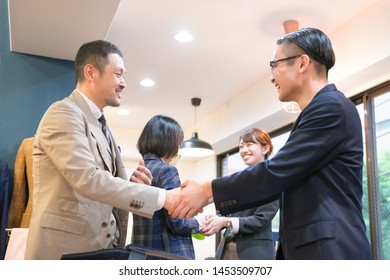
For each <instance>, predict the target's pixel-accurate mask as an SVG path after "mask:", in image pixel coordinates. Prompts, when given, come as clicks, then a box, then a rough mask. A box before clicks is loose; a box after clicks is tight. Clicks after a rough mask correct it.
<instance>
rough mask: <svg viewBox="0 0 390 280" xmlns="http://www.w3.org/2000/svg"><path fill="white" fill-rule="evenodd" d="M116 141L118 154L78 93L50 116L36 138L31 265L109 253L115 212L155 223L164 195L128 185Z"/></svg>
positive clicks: (55, 107)
mask: <svg viewBox="0 0 390 280" xmlns="http://www.w3.org/2000/svg"><path fill="white" fill-rule="evenodd" d="M112 140H113V141H112V142H113V145H112V146H113V147H114V151H113V152H111V149H110V147H109V146H108V142H107V141H106V139H105V138H104V135H103V132H102V131H101V128H100V124H99V123H98V120H97V119H96V118H95V117H94V115H93V114H92V112H91V111H90V109H89V107H88V104H87V103H86V102H85V100H84V99H83V97H82V96H81V95H80V94H79V93H78V92H77V91H74V92H73V93H72V94H71V95H70V96H69V97H67V98H65V99H63V100H62V101H59V102H56V103H54V104H53V105H52V106H50V108H49V109H48V110H47V112H46V113H45V115H44V116H43V118H42V120H41V122H40V124H39V127H38V130H37V133H36V135H35V142H34V150H33V176H34V200H33V215H32V217H31V222H30V231H29V235H28V239H27V246H26V254H25V259H60V258H61V256H62V254H65V253H78V252H89V251H95V250H99V249H104V248H108V247H109V246H110V245H111V241H112V238H113V235H114V232H115V229H116V225H115V219H114V216H113V214H112V209H113V206H114V207H117V208H120V209H123V210H126V211H130V212H132V213H135V214H137V215H141V216H144V217H147V218H151V217H152V215H153V213H154V211H155V209H156V204H157V199H158V193H159V189H158V188H155V187H151V186H146V185H143V184H135V183H132V182H129V181H128V179H127V173H126V170H125V167H124V164H123V161H122V159H121V156H120V153H119V151H118V148H117V145H116V143H115V140H114V139H112ZM112 174H116V175H117V176H118V177H119V178H118V177H114V176H113V175H112Z"/></svg>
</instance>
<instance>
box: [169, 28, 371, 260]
mask: <svg viewBox="0 0 390 280" xmlns="http://www.w3.org/2000/svg"><path fill="white" fill-rule="evenodd" d="M334 62H335V56H334V52H333V48H332V45H331V42H330V40H329V38H328V37H327V36H326V35H325V34H324V33H323V32H321V31H320V30H318V29H314V28H305V29H301V30H299V31H297V32H293V33H289V34H287V35H286V36H284V37H283V38H281V39H279V40H278V41H277V48H276V51H275V54H274V60H272V61H271V62H270V66H271V70H272V76H271V81H272V83H273V84H274V85H275V87H276V88H277V90H278V93H279V99H280V100H281V101H295V102H297V103H298V105H299V107H300V109H301V110H302V112H301V114H300V115H299V117H298V119H297V120H296V122H295V124H294V126H293V128H292V131H291V134H290V137H289V139H288V140H287V142H286V144H285V145H284V147H282V148H281V149H280V151H279V152H278V153H277V154H276V155H275V157H274V158H272V159H270V160H267V161H264V162H261V163H259V164H257V165H255V166H253V167H249V168H247V169H245V170H244V171H242V172H240V173H238V174H233V175H231V176H228V177H223V178H219V179H216V180H213V181H212V182H206V183H203V184H199V183H197V182H194V181H187V182H184V183H183V185H182V190H181V192H180V193H179V192H177V193H173V194H174V195H176V196H177V197H178V199H177V202H176V203H175V204H174V205H173V207H171V208H170V211H169V212H170V213H171V214H172V215H173V216H179V217H181V218H184V217H190V216H192V215H194V214H196V213H197V212H198V211H200V209H201V208H202V207H204V206H205V205H206V204H208V203H209V202H210V198H213V200H214V203H215V206H216V208H217V209H218V210H219V211H221V213H222V214H228V213H233V212H236V211H239V210H242V209H246V208H250V207H254V206H256V205H261V204H265V203H267V202H269V201H271V200H273V199H275V198H277V197H279V198H280V208H281V213H280V246H279V248H278V254H277V258H280V259H370V258H371V255H370V246H369V242H368V239H367V236H366V228H365V224H364V221H363V217H362V201H361V200H362V166H363V143H362V127H361V123H360V118H359V115H358V112H357V110H356V107H355V106H354V104H353V103H352V102H350V100H348V99H347V98H346V97H345V96H344V95H343V93H341V92H340V91H338V90H337V88H336V87H335V85H333V84H328V71H329V69H331V68H332V67H333V65H334ZM241 186H245V192H243V191H242V188H241ZM172 192H173V191H172ZM194 197H196V199H194Z"/></svg>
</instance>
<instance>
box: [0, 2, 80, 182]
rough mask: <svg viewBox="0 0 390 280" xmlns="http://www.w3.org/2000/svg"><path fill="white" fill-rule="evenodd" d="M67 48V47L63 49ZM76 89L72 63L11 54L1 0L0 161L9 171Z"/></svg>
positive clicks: (4, 12)
mask: <svg viewBox="0 0 390 280" xmlns="http://www.w3.org/2000/svg"><path fill="white" fill-rule="evenodd" d="M64 47H65V48H66V46H64ZM74 87H75V74H74V70H73V62H72V61H65V60H57V59H50V58H44V57H40V56H32V55H26V54H20V53H14V52H11V51H10V40H9V23H8V2H7V0H0V160H3V161H6V162H7V164H8V167H9V169H10V175H11V183H12V182H13V170H14V164H15V156H16V153H17V150H18V148H19V145H20V143H21V141H22V140H23V139H24V138H27V137H31V136H33V135H34V134H35V131H36V129H37V127H38V124H39V121H40V119H41V117H42V116H43V114H44V113H45V111H46V109H47V108H48V107H49V106H50V105H51V104H52V103H53V102H54V101H57V100H60V99H62V98H64V97H65V96H68V95H69V94H70V93H71V91H72V90H73V89H74Z"/></svg>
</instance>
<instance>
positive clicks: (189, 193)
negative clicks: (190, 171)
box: [164, 180, 213, 219]
mask: <svg viewBox="0 0 390 280" xmlns="http://www.w3.org/2000/svg"><path fill="white" fill-rule="evenodd" d="M212 202H213V199H212V189H211V182H205V183H199V182H196V181H193V180H187V181H185V182H184V183H183V184H182V185H181V187H180V188H176V189H172V190H168V191H167V192H166V197H165V203H164V208H165V209H167V210H168V213H169V214H170V215H171V216H172V217H174V218H181V219H184V218H192V217H194V216H196V215H197V214H198V213H201V212H202V211H203V207H205V206H206V205H208V204H210V203H212Z"/></svg>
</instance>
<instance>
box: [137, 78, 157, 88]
mask: <svg viewBox="0 0 390 280" xmlns="http://www.w3.org/2000/svg"><path fill="white" fill-rule="evenodd" d="M139 84H140V85H141V86H144V87H152V86H154V85H155V84H156V83H155V82H154V81H153V80H151V79H143V80H142V81H141V82H139Z"/></svg>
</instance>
